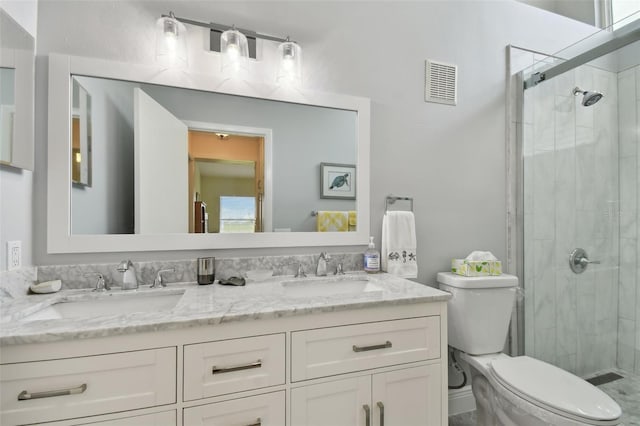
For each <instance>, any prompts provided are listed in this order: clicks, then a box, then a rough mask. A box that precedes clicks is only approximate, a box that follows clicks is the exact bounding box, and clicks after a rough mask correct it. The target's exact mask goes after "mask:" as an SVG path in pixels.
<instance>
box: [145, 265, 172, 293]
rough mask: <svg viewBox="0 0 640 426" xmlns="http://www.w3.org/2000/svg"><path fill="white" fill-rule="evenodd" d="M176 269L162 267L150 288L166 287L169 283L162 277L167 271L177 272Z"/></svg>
mask: <svg viewBox="0 0 640 426" xmlns="http://www.w3.org/2000/svg"><path fill="white" fill-rule="evenodd" d="M175 271H176V269H175V268H169V269H160V270H159V271H158V273H157V274H156V278H155V279H154V280H153V284H151V287H150V288H160V287H166V286H167V284H165V282H164V280H163V279H162V274H163V273H165V272H175Z"/></svg>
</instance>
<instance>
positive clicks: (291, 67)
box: [157, 12, 302, 83]
mask: <svg viewBox="0 0 640 426" xmlns="http://www.w3.org/2000/svg"><path fill="white" fill-rule="evenodd" d="M163 19H166V20H169V22H170V23H169V24H166V23H165V22H167V21H163ZM161 21H162V25H161V26H160V23H161ZM183 24H189V25H195V26H198V27H203V28H208V29H209V30H210V35H209V49H210V50H211V51H214V52H221V53H223V57H222V69H227V68H230V69H233V70H239V69H242V68H244V67H245V66H246V61H247V60H248V58H252V59H255V58H256V39H258V38H260V39H263V40H269V41H276V42H280V45H279V46H278V71H277V76H276V80H277V81H278V82H284V81H291V82H295V83H300V81H301V76H302V72H301V70H302V48H301V47H300V45H299V44H297V43H296V42H295V41H291V40H290V39H289V37H287V38H281V37H274V36H270V35H266V34H259V33H256V32H255V31H251V30H246V29H242V28H236V27H235V25H232V26H228V25H222V24H216V23H214V22H200V21H194V20H191V19H187V18H180V17H176V16H175V15H174V14H173V12H169V15H162V17H161V18H160V19H159V20H158V24H157V25H158V28H162V32H161V34H163V36H164V37H165V38H166V37H171V34H175V37H176V39H177V40H181V42H184V46H185V49H184V52H185V55H184V58H185V61H184V63H185V65H186V37H185V36H186V29H185V28H184V25H183ZM158 31H159V32H160V29H159V30H158ZM159 38H160V37H159ZM158 52H160V50H159V49H158ZM157 57H158V58H160V57H161V56H160V55H159V53H157Z"/></svg>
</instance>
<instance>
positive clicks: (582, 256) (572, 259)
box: [569, 248, 600, 274]
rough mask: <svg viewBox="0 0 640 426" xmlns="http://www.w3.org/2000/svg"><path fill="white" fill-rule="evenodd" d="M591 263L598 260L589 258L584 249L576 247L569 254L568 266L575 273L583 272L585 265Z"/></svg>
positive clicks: (597, 262) (596, 262)
mask: <svg viewBox="0 0 640 426" xmlns="http://www.w3.org/2000/svg"><path fill="white" fill-rule="evenodd" d="M592 263H595V264H599V263H600V261H599V260H589V256H588V255H587V252H586V251H584V249H581V248H577V249H575V250H574V251H572V252H571V254H570V255H569V267H570V268H571V270H572V271H573V272H575V273H576V274H581V273H583V272H584V271H585V270H586V269H587V266H589V265H590V264H592Z"/></svg>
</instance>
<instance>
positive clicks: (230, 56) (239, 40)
mask: <svg viewBox="0 0 640 426" xmlns="http://www.w3.org/2000/svg"><path fill="white" fill-rule="evenodd" d="M220 53H222V70H223V71H224V70H225V69H227V68H231V70H233V71H234V72H236V73H237V72H239V71H240V69H242V68H246V65H247V63H246V61H247V59H249V41H248V40H247V36H245V35H244V34H242V33H241V32H240V31H238V30H236V27H235V26H233V27H231V29H229V30H226V31H225V32H223V33H222V35H221V36H220Z"/></svg>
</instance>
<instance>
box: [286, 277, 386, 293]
mask: <svg viewBox="0 0 640 426" xmlns="http://www.w3.org/2000/svg"><path fill="white" fill-rule="evenodd" d="M282 288H283V294H284V296H285V297H314V296H320V297H325V296H339V295H349V294H352V295H355V294H363V293H376V292H378V293H379V292H382V289H381V288H380V287H378V286H377V285H375V284H373V283H371V282H369V281H368V280H367V279H366V278H364V277H363V278H351V279H313V278H311V279H308V280H298V281H288V282H284V283H282Z"/></svg>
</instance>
